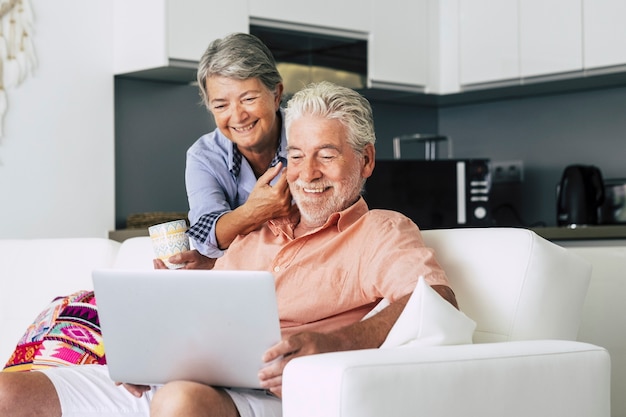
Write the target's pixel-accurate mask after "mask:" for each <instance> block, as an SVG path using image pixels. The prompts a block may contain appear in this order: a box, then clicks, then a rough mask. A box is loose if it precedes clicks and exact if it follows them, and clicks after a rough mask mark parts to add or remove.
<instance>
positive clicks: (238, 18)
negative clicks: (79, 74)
mask: <svg viewBox="0 0 626 417" xmlns="http://www.w3.org/2000/svg"><path fill="white" fill-rule="evenodd" d="M114 9H115V31H114V32H115V59H114V71H115V74H126V73H133V72H137V71H144V70H153V69H158V68H167V67H188V68H190V69H195V68H196V66H197V62H198V61H199V60H200V57H201V56H202V54H203V53H204V51H205V50H206V48H207V46H208V44H209V42H210V41H212V40H213V39H215V38H218V37H222V36H224V35H226V34H228V33H231V32H247V31H248V26H249V25H248V2H247V0H230V1H229V2H228V7H224V4H223V3H222V2H218V1H215V0H210V1H209V0H204V1H198V0H115V8H114ZM165 77H167V75H165Z"/></svg>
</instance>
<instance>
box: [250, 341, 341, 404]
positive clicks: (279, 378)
mask: <svg viewBox="0 0 626 417" xmlns="http://www.w3.org/2000/svg"><path fill="white" fill-rule="evenodd" d="M341 346H342V343H341V339H340V338H339V337H337V336H334V335H332V334H323V333H312V332H305V333H298V334H295V335H293V336H291V337H289V338H287V339H284V340H282V341H281V342H279V343H277V344H276V345H274V346H272V347H271V348H269V349H268V350H267V352H265V355H263V361H264V362H265V363H267V366H265V367H264V368H263V369H261V371H259V380H260V381H261V386H262V387H263V388H265V389H267V390H269V391H270V392H271V393H272V394H274V395H276V396H277V397H279V398H280V397H282V386H283V370H284V369H285V366H287V363H289V361H290V360H292V359H293V358H297V357H299V356H307V355H314V354H317V353H324V352H335V351H338V350H343V349H342V347H341Z"/></svg>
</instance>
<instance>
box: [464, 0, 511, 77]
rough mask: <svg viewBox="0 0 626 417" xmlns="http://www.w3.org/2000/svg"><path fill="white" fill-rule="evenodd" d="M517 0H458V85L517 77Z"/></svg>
mask: <svg viewBox="0 0 626 417" xmlns="http://www.w3.org/2000/svg"><path fill="white" fill-rule="evenodd" d="M517 2H518V0H459V71H460V74H459V81H460V83H461V84H462V85H471V84H482V83H487V82H494V81H502V80H510V79H516V78H518V77H519V74H520V73H519V67H520V63H519V60H520V56H519V49H518V47H519V23H518V22H519V20H518V8H517Z"/></svg>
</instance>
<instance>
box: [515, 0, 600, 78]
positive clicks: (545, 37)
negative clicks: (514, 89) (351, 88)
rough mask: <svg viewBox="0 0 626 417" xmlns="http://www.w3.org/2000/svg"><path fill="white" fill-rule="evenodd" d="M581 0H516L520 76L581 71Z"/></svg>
mask: <svg viewBox="0 0 626 417" xmlns="http://www.w3.org/2000/svg"><path fill="white" fill-rule="evenodd" d="M594 1H595V0H594ZM581 2H582V0H519V39H520V44H519V47H520V51H519V54H520V76H521V77H522V78H526V77H536V76H542V75H549V74H556V73H565V72H571V71H581V70H582V68H583V46H582V36H583V26H582V4H581Z"/></svg>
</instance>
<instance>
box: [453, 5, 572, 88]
mask: <svg viewBox="0 0 626 417" xmlns="http://www.w3.org/2000/svg"><path fill="white" fill-rule="evenodd" d="M459 16H460V17H459V33H460V41H459V55H460V77H459V80H460V83H461V85H472V84H484V83H501V82H507V81H508V82H513V83H519V82H520V79H522V78H527V77H537V76H545V75H550V74H556V73H563V72H571V71H580V70H582V65H583V64H582V55H583V54H582V51H583V49H582V11H581V0H460V2H459Z"/></svg>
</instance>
